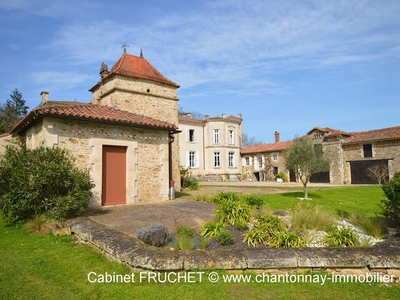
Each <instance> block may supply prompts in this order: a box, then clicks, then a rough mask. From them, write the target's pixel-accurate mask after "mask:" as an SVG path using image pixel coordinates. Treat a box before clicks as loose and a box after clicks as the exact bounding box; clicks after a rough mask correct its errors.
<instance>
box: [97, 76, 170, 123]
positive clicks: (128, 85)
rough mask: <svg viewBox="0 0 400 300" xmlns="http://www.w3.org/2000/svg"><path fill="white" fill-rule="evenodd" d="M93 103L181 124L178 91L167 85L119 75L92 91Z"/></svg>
mask: <svg viewBox="0 0 400 300" xmlns="http://www.w3.org/2000/svg"><path fill="white" fill-rule="evenodd" d="M91 102H92V103H96V104H101V105H106V106H110V107H115V108H118V109H121V110H125V111H129V112H132V113H135V114H139V115H143V116H147V117H151V118H153V119H157V120H161V121H164V122H168V123H170V124H174V125H178V98H177V97H176V88H175V87H171V86H168V85H165V84H160V83H156V82H151V81H147V80H141V79H136V78H129V77H123V76H118V75H117V76H114V77H113V79H112V80H108V81H107V80H106V81H105V82H104V84H103V85H101V86H100V87H99V89H97V90H95V91H93V95H92V101H91Z"/></svg>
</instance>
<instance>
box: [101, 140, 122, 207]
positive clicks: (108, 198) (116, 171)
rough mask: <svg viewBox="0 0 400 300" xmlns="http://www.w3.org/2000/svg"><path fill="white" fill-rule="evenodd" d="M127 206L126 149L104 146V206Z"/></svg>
mask: <svg viewBox="0 0 400 300" xmlns="http://www.w3.org/2000/svg"><path fill="white" fill-rule="evenodd" d="M116 204H126V147H120V146H106V145H104V146H103V182H102V205H116Z"/></svg>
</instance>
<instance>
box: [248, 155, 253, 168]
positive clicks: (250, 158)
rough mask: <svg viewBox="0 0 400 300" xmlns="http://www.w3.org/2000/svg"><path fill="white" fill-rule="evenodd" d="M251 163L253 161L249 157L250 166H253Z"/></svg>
mask: <svg viewBox="0 0 400 300" xmlns="http://www.w3.org/2000/svg"><path fill="white" fill-rule="evenodd" d="M252 161H253V158H252V157H251V156H250V157H249V162H250V166H252V165H253V164H252Z"/></svg>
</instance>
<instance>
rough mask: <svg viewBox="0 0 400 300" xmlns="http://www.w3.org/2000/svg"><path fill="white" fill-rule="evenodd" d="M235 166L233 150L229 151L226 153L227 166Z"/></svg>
mask: <svg viewBox="0 0 400 300" xmlns="http://www.w3.org/2000/svg"><path fill="white" fill-rule="evenodd" d="M234 166H235V152H233V151H229V153H228V167H231V168H233V167H234Z"/></svg>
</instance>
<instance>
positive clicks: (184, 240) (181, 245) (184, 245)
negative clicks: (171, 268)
mask: <svg viewBox="0 0 400 300" xmlns="http://www.w3.org/2000/svg"><path fill="white" fill-rule="evenodd" d="M193 238H194V230H193V228H190V227H188V226H186V225H181V226H179V227H178V229H177V231H176V235H175V249H176V250H190V249H192V248H193Z"/></svg>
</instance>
